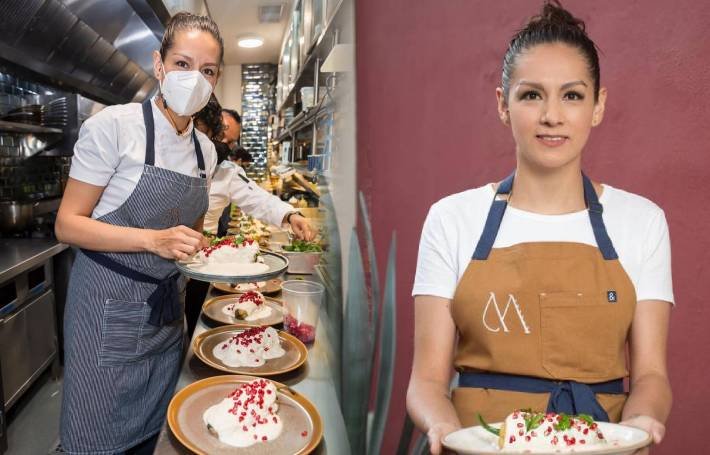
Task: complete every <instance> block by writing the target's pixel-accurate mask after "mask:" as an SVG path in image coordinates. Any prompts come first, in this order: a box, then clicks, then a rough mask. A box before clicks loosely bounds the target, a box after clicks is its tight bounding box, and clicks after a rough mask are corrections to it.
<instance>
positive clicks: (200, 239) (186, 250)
mask: <svg viewBox="0 0 710 455" xmlns="http://www.w3.org/2000/svg"><path fill="white" fill-rule="evenodd" d="M146 235H147V239H146V242H147V247H146V249H147V250H148V251H150V252H151V253H153V254H157V255H158V256H160V257H161V258H164V259H178V260H181V259H185V258H187V257H188V256H190V255H191V254H194V253H195V252H197V251H198V250H199V249H200V248H203V247H205V246H207V245H209V242H208V241H207V239H206V238H205V237H204V236H203V235H202V234H200V233H199V232H197V231H193V230H192V229H190V228H189V227H187V226H183V225H180V226H175V227H172V228H168V229H162V230H152V229H147V230H146Z"/></svg>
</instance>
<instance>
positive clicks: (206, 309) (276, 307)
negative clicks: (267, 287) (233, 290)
mask: <svg viewBox="0 0 710 455" xmlns="http://www.w3.org/2000/svg"><path fill="white" fill-rule="evenodd" d="M237 300H239V296H238V295H222V296H219V297H213V298H211V299H209V300H206V301H205V303H203V304H202V313H204V315H205V316H207V317H208V318H210V319H211V320H213V321H215V322H219V323H220V324H229V325H232V324H239V325H246V326H251V327H260V326H264V325H277V324H281V323H283V321H284V313H283V307H282V306H281V304H280V303H279V302H277V301H276V300H273V299H270V298H268V297H266V298H264V304H265V305H268V306H269V307H270V308H271V310H272V311H271V315H270V316H269V317H267V318H261V319H256V320H254V321H243V320H241V319H237V318H235V317H234V316H229V315H226V314H224V313H223V312H222V309H223V308H224V307H225V306H227V305H229V304H230V303H234V302H236V301H237Z"/></svg>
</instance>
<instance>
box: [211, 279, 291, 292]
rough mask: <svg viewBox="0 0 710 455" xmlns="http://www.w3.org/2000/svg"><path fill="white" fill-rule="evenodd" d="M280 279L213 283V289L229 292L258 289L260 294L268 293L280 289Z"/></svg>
mask: <svg viewBox="0 0 710 455" xmlns="http://www.w3.org/2000/svg"><path fill="white" fill-rule="evenodd" d="M281 283H282V280H281V279H278V278H276V279H273V280H268V281H258V282H256V281H253V282H248V283H214V284H213V286H214V287H215V289H217V290H218V291H221V292H226V293H230V294H243V293H245V292H248V291H259V292H261V293H262V294H266V295H270V294H276V293H278V292H280V291H281Z"/></svg>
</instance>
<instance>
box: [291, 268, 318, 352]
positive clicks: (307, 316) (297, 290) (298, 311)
mask: <svg viewBox="0 0 710 455" xmlns="http://www.w3.org/2000/svg"><path fill="white" fill-rule="evenodd" d="M281 290H282V296H283V302H284V330H285V331H286V332H287V333H290V334H291V335H293V336H295V337H296V338H298V339H299V340H301V341H302V342H304V343H306V344H308V343H313V341H314V340H315V339H316V326H317V325H318V313H319V310H320V305H321V302H322V301H323V294H324V292H325V288H324V287H323V285H322V284H320V283H316V282H315V281H301V280H291V281H284V282H283V283H281Z"/></svg>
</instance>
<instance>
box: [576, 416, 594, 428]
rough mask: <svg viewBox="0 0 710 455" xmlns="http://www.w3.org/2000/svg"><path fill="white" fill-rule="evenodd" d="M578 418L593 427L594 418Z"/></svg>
mask: <svg viewBox="0 0 710 455" xmlns="http://www.w3.org/2000/svg"><path fill="white" fill-rule="evenodd" d="M577 418H578V419H579V420H582V421H584V423H586V424H587V425H589V426H590V427H591V426H592V425H594V418H593V417H592V416H590V415H589V414H579V415H578V416H577Z"/></svg>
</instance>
